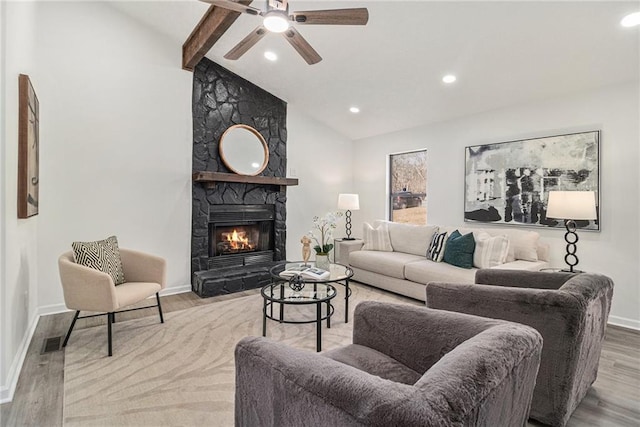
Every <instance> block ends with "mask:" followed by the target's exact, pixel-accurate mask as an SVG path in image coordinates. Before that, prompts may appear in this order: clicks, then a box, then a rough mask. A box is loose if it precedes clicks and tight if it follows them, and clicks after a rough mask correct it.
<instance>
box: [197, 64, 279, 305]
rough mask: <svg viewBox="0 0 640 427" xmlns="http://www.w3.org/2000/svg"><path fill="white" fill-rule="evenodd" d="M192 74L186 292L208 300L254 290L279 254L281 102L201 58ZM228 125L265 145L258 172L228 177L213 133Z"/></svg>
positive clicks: (217, 134)
mask: <svg viewBox="0 0 640 427" xmlns="http://www.w3.org/2000/svg"><path fill="white" fill-rule="evenodd" d="M193 78H194V80H193V174H194V181H193V186H192V191H193V192H192V194H193V203H192V227H191V230H192V231H191V285H192V289H193V291H194V292H196V293H197V294H198V295H200V296H201V297H209V296H214V295H221V294H228V293H233V292H239V291H242V290H247V289H253V288H257V287H261V286H264V285H266V284H268V283H269V282H270V276H269V269H270V268H271V267H272V266H273V265H274V264H275V263H277V262H278V261H282V260H285V259H286V254H285V245H286V218H287V209H286V201H287V197H286V185H282V184H281V181H283V180H286V178H285V176H286V170H287V154H286V153H287V150H286V142H287V129H286V111H287V110H286V103H285V102H284V101H282V100H280V99H278V98H276V97H275V96H273V95H271V94H270V93H268V92H266V91H264V90H262V89H261V88H259V87H257V86H255V85H254V84H252V83H251V82H248V81H246V80H244V79H242V78H241V77H239V76H237V75H235V74H233V73H231V72H230V71H228V70H226V69H225V68H223V67H221V66H219V65H218V64H215V63H213V62H211V61H210V60H208V59H206V58H205V59H203V60H202V61H201V62H200V63H199V64H198V65H197V66H196V68H195V70H194V73H193ZM234 124H245V125H249V126H251V127H253V128H254V129H256V130H257V131H258V132H259V133H260V134H261V135H262V137H263V138H264V139H265V141H266V142H267V145H268V148H269V161H268V164H267V167H266V169H265V170H264V171H263V172H262V173H261V174H260V176H258V177H246V178H248V179H245V180H241V179H237V178H238V177H241V176H239V175H233V176H231V175H228V174H229V173H230V171H229V170H228V169H227V168H226V167H225V165H224V163H223V162H222V161H221V159H220V156H219V152H218V145H219V140H220V136H221V135H222V134H223V133H224V131H225V130H226V129H227V128H229V127H230V126H232V125H234ZM204 175H215V176H216V177H217V179H215V181H214V180H208V179H205V178H202V176H204ZM220 176H227V177H232V178H233V179H224V178H222V179H221V178H219V177H220ZM250 178H256V179H250Z"/></svg>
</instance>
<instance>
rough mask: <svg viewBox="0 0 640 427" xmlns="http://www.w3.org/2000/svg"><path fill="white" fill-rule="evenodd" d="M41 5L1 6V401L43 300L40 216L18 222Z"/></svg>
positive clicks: (14, 375)
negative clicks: (26, 82)
mask: <svg viewBox="0 0 640 427" xmlns="http://www.w3.org/2000/svg"><path fill="white" fill-rule="evenodd" d="M35 12H36V6H35V3H26V2H25V3H23V2H8V3H5V2H2V3H0V33H1V36H0V37H1V41H0V43H1V44H0V45H1V47H2V55H1V56H2V78H1V82H0V85H1V86H0V87H1V89H2V90H1V91H0V93H1V95H0V96H1V97H2V100H1V102H2V104H1V105H2V108H1V109H0V115H1V116H2V118H1V119H0V120H2V121H1V126H0V132H1V138H2V144H1V148H0V150H1V151H0V171H1V172H0V175H1V176H0V185H1V188H0V200H1V202H0V206H1V210H0V216H1V217H2V219H1V221H0V222H1V224H0V257H1V259H2V261H1V262H0V288H1V292H0V294H1V296H2V298H1V299H0V304H1V306H0V309H1V310H2V313H0V321H1V322H2V326H1V327H0V328H1V329H0V333H1V334H2V336H1V338H0V347H1V350H0V402H1V401H4V400H6V399H7V398H8V397H9V396H10V395H11V394H12V392H13V388H14V387H15V384H16V382H17V379H18V367H19V366H20V365H21V363H22V362H21V360H22V358H23V357H24V353H25V351H26V348H27V346H28V344H29V343H28V338H29V334H28V333H27V332H28V330H29V329H30V328H33V327H34V326H35V319H36V317H35V314H36V307H37V299H38V289H37V279H38V269H37V262H38V258H37V238H38V227H39V223H40V218H39V217H32V218H29V219H18V212H17V204H16V200H17V174H18V169H17V161H18V75H19V74H21V73H22V74H27V75H29V76H30V77H31V79H32V82H33V84H34V87H35V88H36V91H37V93H38V94H39V92H38V88H39V79H40V77H41V74H40V73H39V72H38V71H37V69H36V67H35V38H34V37H35V28H36V22H35V21H36V17H35Z"/></svg>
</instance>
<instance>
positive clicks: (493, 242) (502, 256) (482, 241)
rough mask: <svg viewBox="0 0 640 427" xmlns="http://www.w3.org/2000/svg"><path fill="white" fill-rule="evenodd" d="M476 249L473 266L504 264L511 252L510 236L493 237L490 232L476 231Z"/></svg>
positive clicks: (488, 266)
mask: <svg viewBox="0 0 640 427" xmlns="http://www.w3.org/2000/svg"><path fill="white" fill-rule="evenodd" d="M474 237H475V239H476V251H475V252H474V253H473V266H474V267H477V268H491V267H495V266H497V265H500V264H504V263H505V261H506V260H507V255H508V254H509V238H507V236H505V235H503V236H494V237H491V236H490V235H489V234H488V233H478V234H476V233H474Z"/></svg>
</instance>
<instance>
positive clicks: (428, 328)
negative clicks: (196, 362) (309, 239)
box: [235, 301, 542, 427]
mask: <svg viewBox="0 0 640 427" xmlns="http://www.w3.org/2000/svg"><path fill="white" fill-rule="evenodd" d="M541 348H542V339H541V337H540V334H539V333H538V332H536V331H535V330H534V329H533V328H530V327H528V326H524V325H519V324H515V323H511V322H504V321H498V320H493V319H485V318H480V317H476V316H469V315H464V314H459V313H450V312H446V311H440V310H431V309H428V308H424V307H414V306H407V305H396V304H385V303H379V302H371V301H370V302H363V303H360V304H359V305H358V306H357V307H356V310H355V316H354V329H353V344H350V345H347V346H345V347H342V348H338V349H335V350H331V351H328V352H326V353H321V354H318V353H311V352H307V351H302V350H297V349H294V348H291V347H288V346H285V345H283V344H281V343H277V342H274V341H271V340H269V339H267V338H262V337H246V338H243V339H242V340H241V341H240V342H239V343H238V345H237V346H236V350H235V362H236V396H235V425H236V426H251V427H255V426H296V427H297V426H303V425H304V426H365V425H366V426H418V425H419V426H472V425H473V426H491V427H496V426H509V427H511V426H523V425H525V423H526V419H527V416H528V413H529V408H530V402H531V396H532V392H533V387H534V383H535V377H536V374H537V370H538V365H539V359H540V351H541Z"/></svg>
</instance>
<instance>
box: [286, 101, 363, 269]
mask: <svg viewBox="0 0 640 427" xmlns="http://www.w3.org/2000/svg"><path fill="white" fill-rule="evenodd" d="M351 162H352V152H351V140H349V139H348V138H346V137H344V136H342V135H340V134H338V133H337V132H335V131H332V130H330V129H328V128H327V127H326V126H325V125H323V124H321V123H320V122H318V121H316V120H314V119H312V118H310V117H308V116H306V115H305V114H304V113H302V112H301V111H300V110H299V109H298V108H297V107H296V106H295V105H291V104H289V105H288V107H287V166H288V175H289V176H290V177H294V175H295V177H297V178H298V180H299V185H298V186H291V187H288V189H287V259H289V260H292V261H294V260H299V259H302V245H301V244H300V238H302V236H304V235H305V234H308V232H309V230H310V229H311V226H312V220H313V217H314V216H316V215H317V216H322V215H324V214H325V213H327V212H329V211H333V212H336V211H338V208H337V206H338V194H340V193H351V192H352V191H353V187H352V171H351V167H352V163H351ZM357 215H358V212H354V214H353V218H354V219H355V218H356V217H357ZM344 235H345V226H344V217H342V219H341V221H340V222H338V226H337V228H336V230H335V232H334V237H344ZM311 259H313V255H312V257H311Z"/></svg>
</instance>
